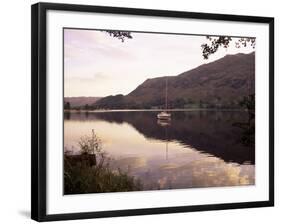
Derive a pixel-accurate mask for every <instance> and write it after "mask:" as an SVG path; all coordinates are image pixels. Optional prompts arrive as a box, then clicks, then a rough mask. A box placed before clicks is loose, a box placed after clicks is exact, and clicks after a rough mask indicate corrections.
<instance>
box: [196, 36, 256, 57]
mask: <svg viewBox="0 0 281 224" xmlns="http://www.w3.org/2000/svg"><path fill="white" fill-rule="evenodd" d="M206 38H207V40H208V41H209V43H205V44H202V45H201V48H202V54H203V58H204V59H208V58H209V56H210V55H211V54H214V53H216V52H217V51H218V49H219V48H220V47H223V48H228V47H229V45H230V43H231V41H232V38H231V37H228V36H219V37H211V36H206ZM248 44H250V45H251V46H252V47H253V48H255V45H256V38H252V37H241V38H240V39H239V40H238V41H236V42H235V47H237V48H240V47H246V46H247V45H248Z"/></svg>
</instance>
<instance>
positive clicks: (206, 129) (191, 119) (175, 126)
mask: <svg viewBox="0 0 281 224" xmlns="http://www.w3.org/2000/svg"><path fill="white" fill-rule="evenodd" d="M156 114H157V112H139V111H138V112H105V113H89V115H88V117H86V116H85V115H83V114H72V115H71V119H73V120H75V119H79V120H80V121H81V120H85V121H87V120H93V119H100V120H105V121H107V122H114V123H119V124H121V123H123V122H126V123H128V124H130V125H132V126H133V127H134V128H135V129H136V130H137V131H139V132H140V133H141V134H142V135H144V136H145V137H146V138H153V139H159V140H163V141H167V140H168V141H177V142H180V143H181V144H183V145H186V146H191V147H193V148H195V149H196V150H198V151H201V152H202V153H208V154H211V155H214V156H216V157H219V158H221V159H223V160H224V161H226V162H236V163H239V164H243V163H250V164H254V163H255V147H254V141H252V140H251V141H252V144H248V145H247V144H242V143H243V142H241V138H243V139H245V138H248V137H249V138H250V135H251V132H252V129H251V130H250V133H249V132H247V131H245V130H244V129H243V128H241V127H238V126H236V125H233V124H235V123H245V122H248V113H247V112H229V111H228V112H226V111H189V112H172V121H171V124H170V125H169V126H168V127H167V128H168V133H169V135H168V136H166V134H165V128H163V127H162V126H161V125H159V124H157V118H156ZM253 124H254V122H253ZM243 136H244V137H243Z"/></svg>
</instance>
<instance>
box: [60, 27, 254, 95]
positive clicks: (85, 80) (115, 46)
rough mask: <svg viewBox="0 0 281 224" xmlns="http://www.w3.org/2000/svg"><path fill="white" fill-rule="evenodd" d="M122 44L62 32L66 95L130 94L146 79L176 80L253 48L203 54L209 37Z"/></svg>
mask: <svg viewBox="0 0 281 224" xmlns="http://www.w3.org/2000/svg"><path fill="white" fill-rule="evenodd" d="M131 35H132V37H133V38H132V39H125V41H124V42H122V41H121V40H119V39H117V38H114V37H112V36H110V35H109V34H108V33H106V32H101V31H97V30H80V29H64V96H65V97H77V96H94V97H104V96H108V95H116V94H124V95H126V94H128V93H130V92H131V91H133V90H134V89H135V88H136V87H137V86H138V85H140V84H141V83H142V82H144V81H145V80H146V79H148V78H155V77H161V76H176V75H178V74H180V73H183V72H185V71H188V70H190V69H193V68H196V67H198V66H199V65H202V64H206V63H210V62H212V61H215V60H217V59H219V58H221V57H224V56H225V55H227V54H236V53H250V52H252V51H253V48H252V47H250V46H249V47H245V48H244V47H242V48H236V47H235V44H234V42H235V40H237V39H235V38H233V41H232V44H231V45H230V47H229V48H227V49H224V48H221V49H220V50H219V51H218V52H216V53H215V54H213V55H211V56H210V57H209V59H208V60H204V59H203V56H202V50H201V45H202V44H203V43H207V39H206V37H205V36H195V35H175V34H155V33H153V34H152V33H136V32H132V33H131Z"/></svg>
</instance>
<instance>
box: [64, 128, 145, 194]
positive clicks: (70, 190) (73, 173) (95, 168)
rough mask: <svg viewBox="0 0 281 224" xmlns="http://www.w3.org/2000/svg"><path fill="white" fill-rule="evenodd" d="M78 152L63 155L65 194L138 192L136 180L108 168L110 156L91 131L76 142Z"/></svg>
mask: <svg viewBox="0 0 281 224" xmlns="http://www.w3.org/2000/svg"><path fill="white" fill-rule="evenodd" d="M79 146H80V153H79V154H77V155H73V154H70V153H68V152H65V154H64V193H65V194H83V193H102V192H123V191H139V190H141V189H142V185H141V183H140V181H139V180H136V179H135V178H134V177H132V176H129V175H128V173H125V172H122V171H121V170H120V169H117V170H112V169H111V168H110V161H112V159H110V158H109V157H108V156H107V155H106V153H104V152H103V151H102V148H101V140H100V139H99V138H98V137H97V135H96V134H95V132H94V131H92V134H91V136H84V137H82V138H81V139H80V141H79Z"/></svg>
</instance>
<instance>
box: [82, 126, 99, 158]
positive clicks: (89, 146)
mask: <svg viewBox="0 0 281 224" xmlns="http://www.w3.org/2000/svg"><path fill="white" fill-rule="evenodd" d="M78 144H79V146H80V152H81V154H95V153H100V152H101V140H100V139H99V138H98V136H97V135H96V134H95V131H94V129H92V133H91V136H83V137H81V138H80V141H79V142H78Z"/></svg>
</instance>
